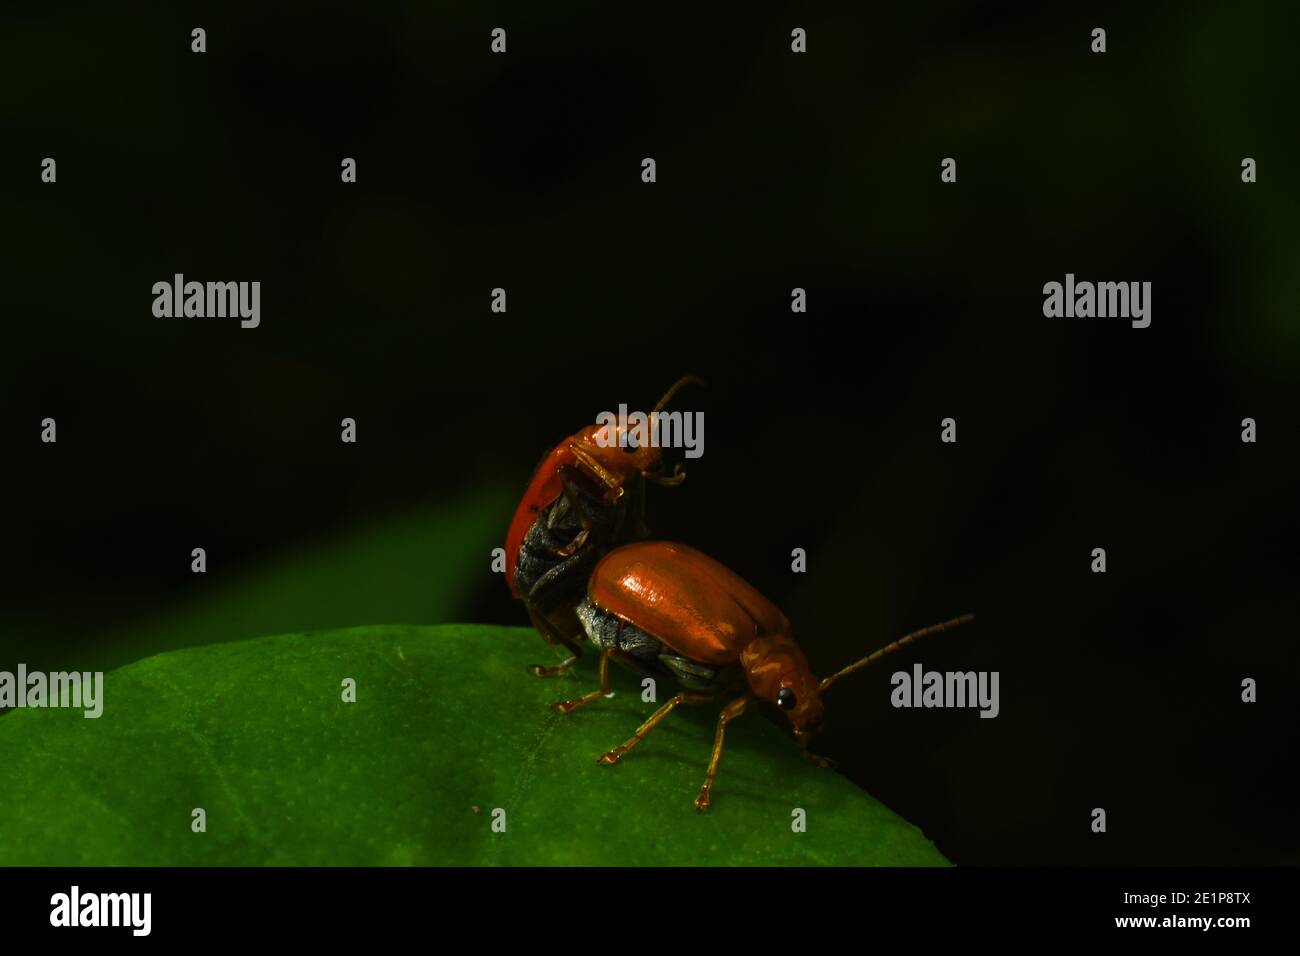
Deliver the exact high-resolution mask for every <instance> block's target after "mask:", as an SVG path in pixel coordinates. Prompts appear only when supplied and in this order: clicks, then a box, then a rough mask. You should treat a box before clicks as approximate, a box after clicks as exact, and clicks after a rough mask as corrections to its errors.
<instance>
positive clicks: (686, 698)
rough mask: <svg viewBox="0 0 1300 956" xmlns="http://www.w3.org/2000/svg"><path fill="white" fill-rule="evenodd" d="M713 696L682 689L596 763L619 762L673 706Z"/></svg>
mask: <svg viewBox="0 0 1300 956" xmlns="http://www.w3.org/2000/svg"><path fill="white" fill-rule="evenodd" d="M713 698H714V695H713V694H699V693H691V692H690V691H685V690H684V691H682V692H681V693H680V694H678V695H677V696H676V697H674V698H673V699H672V700H670V701H668V703H666V704H664V705H663V706H662V707H660V708H659V709H658V710H656V711H655V712H654V713H653V714H651V715H650V719H649V720H647V721H646V722H645V723H644V724H642V725H641V726H640V727H638V728H637V729H636V733H634V734H633V735H632V739H631V740H629V741H628V742H627V743H625V744H619V746H617V747H615V748H614V749H613V750H611V751H610V752H609V753H607V754H602V755H601V756H600V757H599V758H598V759H597V760H596V763H598V764H604V765H605V766H606V767H612V766H613V765H614V764H616V763H618V761H619V759H620V758H621V757H622V756H623V755H624V754H625V753H627V752H628V751H629V750H631V749H632V748H633V747H635V746H636V745H637V744H639V743H640V742H641V741H643V740H645V738H646V735H647V734H649V733H650V731H652V730H654V729H655V728H656V727H658V726H659V722H660V721H661V720H663V719H664V718H665V717H667V716H668V715H669V714H670V713H672V710H673V708H674V707H676V706H677V705H678V704H703V703H707V702H708V701H711V700H713Z"/></svg>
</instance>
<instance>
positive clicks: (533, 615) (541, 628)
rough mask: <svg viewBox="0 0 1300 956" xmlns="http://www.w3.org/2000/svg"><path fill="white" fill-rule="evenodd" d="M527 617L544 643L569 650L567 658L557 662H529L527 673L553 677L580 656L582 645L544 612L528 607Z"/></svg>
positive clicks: (571, 664)
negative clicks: (557, 626) (553, 622)
mask: <svg viewBox="0 0 1300 956" xmlns="http://www.w3.org/2000/svg"><path fill="white" fill-rule="evenodd" d="M528 618H529V620H531V621H532V622H533V627H535V628H537V632H538V633H539V634H541V635H542V637H543V639H545V641H546V643H548V644H552V645H554V646H556V647H564V648H567V649H568V650H569V657H568V659H567V660H564V661H561V662H560V663H558V664H529V665H528V673H530V674H532V675H533V676H534V677H554V676H556V675H557V674H563V673H564V672H566V671H567V670H569V668H571V667H573V665H574V663H575V662H576V661H577V660H578V658H579V657H581V656H582V646H581V645H580V644H578V643H576V642H575V641H574V640H573V639H572V638H570V637H567V636H566V635H564V634H562V633H561V632H560V630H559V629H558V628H556V626H555V625H554V624H552V623H551V621H550V620H549V619H548V618H547V617H546V616H545V615H544V614H542V613H540V612H539V611H537V610H535V609H534V608H532V607H530V608H529V609H528Z"/></svg>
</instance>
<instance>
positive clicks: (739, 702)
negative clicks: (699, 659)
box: [695, 697, 749, 810]
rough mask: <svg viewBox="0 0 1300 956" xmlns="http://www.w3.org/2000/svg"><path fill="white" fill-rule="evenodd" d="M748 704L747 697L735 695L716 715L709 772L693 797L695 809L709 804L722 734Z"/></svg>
mask: <svg viewBox="0 0 1300 956" xmlns="http://www.w3.org/2000/svg"><path fill="white" fill-rule="evenodd" d="M748 704H749V698H748V697H737V698H736V699H735V700H733V701H732V702H731V703H730V704H728V705H727V706H726V707H724V708H722V714H721V715H720V716H719V717H718V732H717V733H716V734H715V735H714V737H713V757H712V758H711V759H710V760H709V772H708V775H707V776H706V777H705V778H704V786H702V787H700V795H699V796H698V797H696V798H695V809H696V810H704V809H705V808H706V807H707V806H708V805H709V791H710V790H712V789H713V780H714V778H715V777H717V775H718V762H719V761H721V760H722V736H723V734H724V733H725V732H726V729H727V724H729V723H731V722H732V721H733V720H735V719H736V718H737V717H739V716H740V715H741V714H743V713H744V712H745V707H746V706H747V705H748Z"/></svg>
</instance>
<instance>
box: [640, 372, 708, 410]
mask: <svg viewBox="0 0 1300 956" xmlns="http://www.w3.org/2000/svg"><path fill="white" fill-rule="evenodd" d="M687 385H698V386H700V388H704V387H705V385H704V380H703V379H702V378H699V377H698V376H695V375H683V376H682V377H681V378H679V379H678V380H677V381H675V382H673V385H672V388H670V389H668V391H667V392H665V393H664V397H663V398H661V399H659V404H658V405H656V406H655V407H654V408H653V409H651V411H650V414H651V415H657V414H659V413H660V412H662V411H663V410H664V408H665V407H666V406H667V405H668V403H669V402H671V401H672V400H673V396H674V395H676V394H677V393H678V392H679V391H680V390H681V389H682V388H684V387H685V386H687Z"/></svg>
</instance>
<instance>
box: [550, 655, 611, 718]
mask: <svg viewBox="0 0 1300 956" xmlns="http://www.w3.org/2000/svg"><path fill="white" fill-rule="evenodd" d="M608 696H609V648H606V649H605V650H603V651H601V652H600V690H593V691H592V692H591V693H590V694H583V695H582V696H581V697H575V698H573V699H572V700H557V701H556V702H555V703H553V704H552V705H551V707H552V708H553V709H555V710H558V711H559V712H560V713H562V714H571V713H573V712H574V711H575V710H577V709H578V708H579V707H581V706H582V705H583V704H590V703H591V702H592V701H593V700H599V699H600V698H602V697H608Z"/></svg>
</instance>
